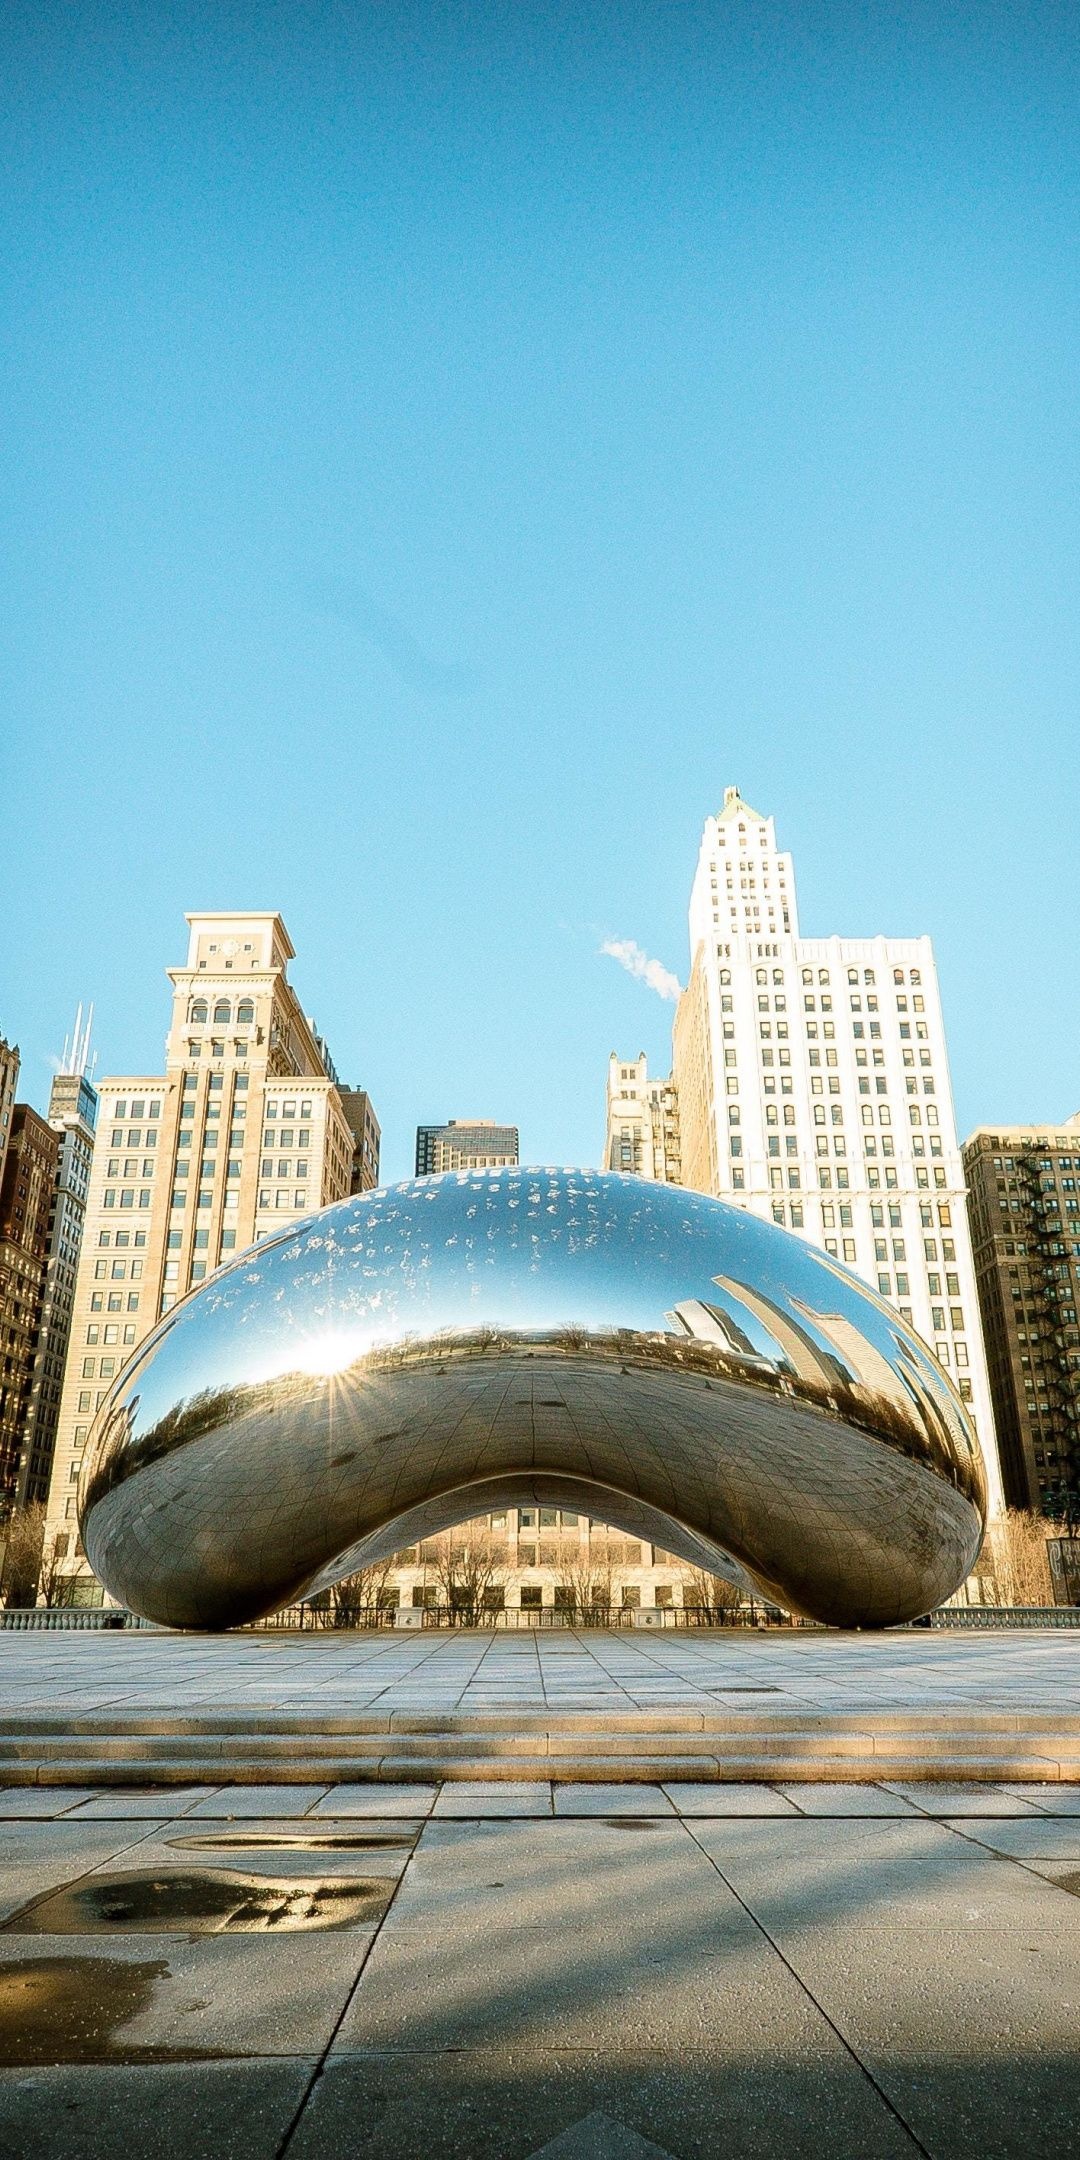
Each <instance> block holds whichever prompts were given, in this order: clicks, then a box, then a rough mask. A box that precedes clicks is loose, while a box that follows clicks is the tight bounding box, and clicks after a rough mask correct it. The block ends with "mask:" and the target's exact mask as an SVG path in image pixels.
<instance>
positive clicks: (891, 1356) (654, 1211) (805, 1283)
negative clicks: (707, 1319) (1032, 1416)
mask: <svg viewBox="0 0 1080 2160" xmlns="http://www.w3.org/2000/svg"><path fill="white" fill-rule="evenodd" d="M742 1285H746V1286H752V1290H753V1294H754V1304H753V1309H751V1307H749V1306H748V1305H747V1304H746V1303H744V1301H743V1296H742V1295H741V1294H740V1290H741V1286H742ZM694 1300H698V1301H700V1303H701V1304H703V1305H710V1306H712V1307H713V1308H720V1309H721V1310H722V1311H723V1312H726V1313H727V1314H729V1315H730V1317H731V1319H732V1320H733V1321H734V1322H735V1324H736V1326H737V1328H738V1330H740V1331H741V1333H742V1335H743V1336H744V1337H746V1338H748V1340H749V1342H750V1343H751V1345H752V1347H753V1351H754V1352H755V1353H756V1354H757V1355H758V1356H759V1357H763V1358H765V1359H767V1360H768V1361H769V1362H770V1363H772V1364H774V1365H780V1366H781V1367H783V1366H784V1364H785V1353H784V1349H783V1346H782V1343H781V1342H779V1341H778V1339H777V1335H776V1333H775V1332H774V1331H773V1326H772V1325H771V1324H770V1319H769V1316H768V1307H769V1306H770V1305H774V1306H775V1307H776V1308H777V1311H778V1314H780V1315H782V1316H784V1318H785V1319H786V1320H787V1321H788V1322H789V1323H790V1324H791V1325H792V1326H794V1327H797V1328H798V1329H800V1330H801V1331H802V1333H803V1335H804V1336H805V1338H806V1341H807V1344H808V1345H809V1346H811V1348H812V1349H814V1348H816V1350H817V1351H819V1352H820V1353H821V1355H822V1357H823V1359H825V1360H827V1361H829V1360H831V1361H832V1362H833V1363H835V1362H836V1361H837V1360H838V1359H839V1362H840V1364H841V1366H843V1365H844V1363H845V1358H844V1353H843V1350H842V1348H841V1349H838V1342H837V1339H836V1338H835V1337H834V1335H833V1334H832V1333H831V1332H830V1327H829V1323H830V1320H831V1319H835V1320H838V1321H839V1322H841V1323H842V1324H843V1326H844V1328H845V1329H846V1330H848V1331H857V1334H858V1337H859V1338H861V1340H862V1342H864V1343H866V1344H868V1345H869V1346H870V1347H871V1350H872V1351H876V1352H877V1353H878V1356H879V1358H880V1359H881V1360H883V1361H885V1363H887V1364H888V1366H889V1367H890V1368H891V1370H892V1373H893V1374H894V1375H895V1374H897V1370H898V1366H900V1367H903V1366H906V1367H908V1369H909V1370H916V1371H918V1373H919V1374H920V1376H921V1382H922V1386H923V1387H924V1388H925V1389H926V1390H927V1392H929V1393H931V1394H932V1395H933V1397H934V1399H935V1400H936V1402H937V1404H938V1406H939V1409H940V1410H941V1412H942V1413H943V1414H944V1415H945V1417H946V1418H947V1419H948V1422H949V1424H950V1425H951V1426H952V1427H953V1429H954V1431H956V1432H957V1434H958V1436H959V1435H960V1434H961V1433H963V1434H965V1436H966V1423H965V1421H964V1420H963V1418H962V1416H961V1415H960V1413H959V1407H958V1405H957V1403H956V1399H955V1397H954V1396H953V1394H952V1391H951V1389H950V1388H949V1387H948V1386H947V1384H946V1382H945V1380H944V1378H943V1376H942V1374H941V1373H940V1371H939V1368H938V1367H937V1364H936V1362H935V1361H934V1360H933V1359H932V1358H931V1357H930V1356H929V1354H928V1353H927V1352H926V1351H925V1349H924V1348H923V1346H922V1344H921V1343H919V1341H918V1338H917V1337H916V1336H914V1335H913V1334H912V1332H911V1331H910V1329H908V1328H907V1327H906V1326H905V1325H904V1323H903V1322H902V1321H901V1320H900V1319H899V1316H898V1315H897V1314H896V1313H895V1312H894V1311H893V1310H892V1309H891V1308H890V1307H888V1306H887V1305H885V1304H884V1303H883V1302H882V1301H881V1300H880V1299H879V1298H878V1297H877V1296H876V1295H875V1294H874V1293H873V1292H872V1291H870V1290H868V1289H867V1288H866V1286H865V1285H864V1284H863V1283H862V1282H860V1281H858V1280H857V1279H856V1278H855V1277H854V1276H851V1275H849V1274H848V1272H847V1271H846V1270H845V1269H844V1268H842V1267H841V1266H840V1265H839V1264H838V1263H837V1262H836V1261H834V1260H833V1259H832V1258H831V1257H830V1256H828V1255H826V1254H824V1253H821V1252H819V1251H817V1250H815V1249H814V1248H813V1247H812V1246H809V1245H806V1244H804V1243H803V1242H802V1240H800V1239H796V1238H793V1237H791V1236H790V1235H789V1234H788V1233H787V1232H786V1231H783V1230H781V1229H778V1228H776V1227H775V1226H774V1225H773V1224H771V1223H768V1222H762V1221H761V1220H760V1219H759V1218H758V1217H756V1216H753V1215H750V1214H749V1213H747V1212H746V1211H745V1210H743V1209H739V1208H733V1207H725V1206H722V1205H721V1204H719V1203H717V1202H716V1201H714V1200H711V1199H708V1198H706V1197H704V1196H703V1195H700V1194H697V1193H692V1192H687V1191H684V1190H681V1189H679V1188H676V1187H672V1186H661V1185H649V1184H645V1183H644V1182H643V1181H641V1180H638V1179H634V1178H623V1177H616V1176H611V1175H603V1174H600V1173H598V1172H595V1171H589V1170H580V1171H575V1170H555V1169H544V1170H522V1169H515V1168H506V1169H501V1170H491V1171H479V1172H460V1173H458V1172H452V1173H450V1174H448V1175H447V1176H445V1177H440V1178H423V1179H416V1180H412V1181H410V1182H408V1183H406V1184H402V1185H398V1186H392V1187H389V1188H386V1189H384V1190H381V1191H379V1192H377V1193H374V1194H367V1195H364V1196H362V1197H358V1198H355V1199H350V1200H346V1201H341V1202H340V1203H338V1205H336V1206H334V1207H331V1208H327V1209H325V1210H324V1211H323V1212H322V1213H321V1214H319V1215H317V1216H313V1217H308V1218H306V1219H305V1220H304V1221H303V1222H301V1223H298V1224H297V1226H296V1228H295V1230H291V1231H289V1232H287V1233H284V1234H281V1235H279V1236H277V1237H275V1238H273V1239H270V1240H268V1241H267V1243H266V1244H265V1245H262V1246H257V1247H255V1248H253V1249H252V1250H251V1251H250V1252H249V1253H247V1254H245V1255H242V1256H241V1257H240V1258H238V1259H237V1260H236V1261H235V1262H233V1263H232V1264H231V1265H230V1266H229V1267H228V1268H226V1269H223V1270H222V1271H221V1272H220V1274H218V1275H217V1276H215V1277H214V1278H213V1279H212V1280H211V1281H210V1282H209V1283H207V1284H206V1285H205V1286H204V1287H203V1288H202V1289H201V1291H200V1292H199V1293H198V1294H197V1296H196V1297H194V1298H192V1299H189V1300H188V1301H186V1302H185V1303H184V1304H182V1305H181V1306H179V1307H178V1308H177V1310H176V1312H175V1313H174V1314H171V1315H170V1316H169V1317H168V1319H167V1320H166V1321H165V1322H164V1323H163V1324H162V1327H161V1328H160V1329H159V1330H158V1331H157V1332H156V1333H155V1334H154V1335H153V1336H151V1337H150V1338H149V1339H148V1341H147V1343H146V1344H144V1345H143V1347H142V1350H141V1351H140V1352H139V1353H138V1354H137V1356H136V1359H135V1361H134V1362H133V1364H132V1365H131V1366H129V1368H128V1369H127V1372H126V1374H125V1375H123V1376H122V1378H121V1381H120V1382H119V1383H118V1385H117V1387H116V1389H115V1390H114V1391H113V1400H115V1399H116V1398H117V1397H118V1396H123V1397H126V1398H127V1399H128V1400H129V1401H130V1400H132V1398H136V1397H137V1403H138V1406H137V1412H136V1426H135V1432H136V1434H137V1433H138V1431H145V1430H146V1429H147V1427H148V1426H150V1425H153V1423H154V1422H155V1420H156V1419H157V1418H158V1417H159V1416H161V1415H163V1414H164V1413H165V1412H166V1411H167V1410H168V1409H170V1408H171V1407H172V1406H173V1405H175V1404H176V1403H177V1402H178V1401H179V1400H180V1399H182V1398H183V1397H184V1396H186V1395H190V1394H193V1393H195V1392H202V1391H205V1390H212V1389H213V1388H215V1387H218V1386H221V1387H234V1386H236V1385H237V1384H243V1383H245V1382H253V1381H262V1380H269V1379H273V1378H276V1377H278V1376H279V1375H282V1374H285V1373H292V1372H311V1373H336V1372H343V1371H345V1370H346V1369H347V1368H348V1367H349V1366H350V1365H352V1364H353V1363H354V1362H355V1361H356V1360H357V1359H358V1358H360V1357H362V1356H363V1355H364V1353H365V1352H368V1351H371V1350H378V1349H382V1348H385V1347H387V1346H390V1345H393V1344H396V1343H401V1342H403V1341H409V1340H424V1339H427V1338H430V1337H431V1336H433V1335H434V1336H439V1335H446V1334H449V1333H454V1332H469V1333H471V1332H473V1331H474V1330H476V1329H481V1328H493V1329H496V1330H499V1331H506V1332H507V1333H520V1334H524V1335H532V1336H535V1335H542V1334H544V1333H545V1332H550V1331H556V1330H560V1329H564V1328H568V1327H571V1326H572V1327H574V1328H576V1329H578V1330H585V1331H587V1332H589V1333H605V1332H608V1331H611V1330H614V1329H622V1330H625V1329H631V1330H634V1331H636V1332H642V1333H646V1334H656V1333H659V1334H664V1333H667V1334H671V1333H674V1332H676V1328H677V1322H676V1321H675V1320H674V1318H673V1308H674V1307H675V1306H677V1305H680V1304H687V1303H689V1302H691V1301H694ZM762 1308H764V1312H763V1310H762ZM845 1339H846V1338H845ZM155 1346H156V1347H155ZM901 1348H902V1352H903V1354H902V1356H900V1357H898V1351H900V1350H901ZM152 1351H153V1356H152V1357H151V1352H152ZM853 1377H857V1375H855V1374H853ZM133 1437H135V1435H133Z"/></svg>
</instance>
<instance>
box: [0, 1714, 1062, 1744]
mask: <svg viewBox="0 0 1080 2160" xmlns="http://www.w3.org/2000/svg"><path fill="white" fill-rule="evenodd" d="M1048 1728H1052V1729H1053V1730H1054V1731H1055V1732H1059V1733H1068V1734H1075V1735H1076V1736H1077V1737H1080V1710H1060V1711H1059V1710H1058V1709H1057V1708H1056V1707H1054V1706H1052V1705H1049V1704H1046V1705H1043V1706H1042V1707H1040V1706H1038V1705H1035V1706H1033V1707H1029V1708H1028V1709H1025V1710H985V1711H984V1710H971V1709H963V1708H960V1707H957V1706H953V1705H950V1704H943V1705H941V1706H940V1707H939V1706H938V1705H935V1704H930V1705H924V1706H922V1707H917V1708H904V1709H881V1708H878V1707H876V1706H874V1707H871V1706H867V1707H866V1708H863V1709H846V1710H836V1711H831V1710H824V1709H819V1710H792V1709H791V1708H790V1707H788V1706H780V1705H778V1706H777V1707H776V1708H775V1709H767V1708H761V1709H755V1710H730V1711H729V1710H727V1709H726V1708H709V1709H705V1710H694V1711H687V1710H683V1709H681V1708H679V1707H677V1706H675V1705H672V1706H671V1707H670V1708H667V1709H665V1708H663V1707H657V1708H655V1709H642V1710H637V1709H630V1710H606V1709H598V1710H596V1711H591V1710H562V1709H559V1708H558V1707H557V1706H554V1705H553V1706H552V1707H550V1708H543V1707H541V1708H538V1709H528V1710H526V1709H522V1710H514V1709H506V1710H467V1711H466V1710H447V1711H446V1712H440V1711H437V1710H435V1711H405V1710H386V1711H364V1712H358V1713H356V1714H354V1715H350V1716H342V1715H339V1714H337V1713H334V1712H329V1713H327V1715H326V1716H324V1717H320V1716H318V1715H309V1714H308V1713H307V1712H299V1713H294V1712H292V1711H288V1710H281V1711H268V1710H260V1711H248V1710H246V1709H244V1708H243V1707H242V1706H238V1707H237V1708H236V1709H235V1710H207V1711H205V1712H188V1713H186V1714H184V1715H176V1714H174V1713H173V1712H171V1711H167V1710H141V1711H125V1710H117V1709H108V1710H101V1711H97V1712H88V1711H84V1712H81V1713H79V1714H78V1715H76V1716H72V1717H68V1716H65V1715H64V1714H63V1713H62V1712H58V1711H54V1710H50V1711H38V1710H30V1709H23V1710H9V1711H5V1712H4V1713H3V1715H2V1716H0V1745H2V1744H3V1741H4V1740H5V1739H7V1738H15V1737H18V1738H23V1737H25V1736H26V1735H27V1734H41V1735H42V1737H45V1736H47V1735H48V1734H50V1733H52V1734H57V1735H61V1736H64V1735H68V1734H70V1735H71V1736H72V1737H73V1738H74V1737H82V1736H85V1737H87V1738H90V1739H93V1738H95V1737H97V1736H101V1735H108V1736H110V1737H113V1736H115V1737H117V1738H137V1737H139V1736H140V1735H144V1734H145V1735H148V1736H151V1737H162V1738H164V1737H166V1736H169V1735H171V1736H174V1737H178V1738H183V1737H185V1736H187V1737H190V1738H192V1739H194V1738H196V1737H203V1736H211V1735H214V1734H222V1735H225V1736H227V1737H229V1738H241V1737H243V1738H247V1737H249V1736H250V1737H258V1736H260V1735H263V1736H265V1737H266V1738H268V1739H273V1738H274V1737H276V1736H281V1737H291V1736H295V1737H296V1738H302V1739H304V1740H305V1741H308V1740H311V1741H313V1742H315V1743H318V1741H319V1740H321V1739H325V1740H328V1741H329V1740H337V1739H351V1738H353V1737H363V1736H365V1735H379V1734H382V1735H383V1736H386V1735H387V1734H391V1733H392V1734H398V1735H401V1736H405V1735H406V1734H425V1733H454V1734H462V1735H467V1734H477V1735H481V1734H485V1733H492V1734H496V1733H504V1732H505V1733H515V1734H522V1733H534V1732H565V1733H592V1732H605V1733H606V1732H610V1733H617V1732H626V1733H638V1732H640V1733H645V1732H667V1733H698V1732H706V1733H710V1734H714V1735H718V1734H724V1733H730V1734H732V1735H733V1736H736V1737H737V1736H739V1735H742V1734H753V1733H756V1732H762V1733H784V1732H790V1733H807V1734H810V1735H813V1734H818V1733H828V1732H838V1733H843V1732H865V1731H868V1730H873V1731H875V1732H895V1733H903V1732H914V1733H925V1732H933V1731H936V1730H941V1731H943V1732H955V1733H964V1732H967V1733H983V1732H999V1733H1025V1732H1028V1733H1031V1732H1040V1731H1045V1730H1047V1729H1048Z"/></svg>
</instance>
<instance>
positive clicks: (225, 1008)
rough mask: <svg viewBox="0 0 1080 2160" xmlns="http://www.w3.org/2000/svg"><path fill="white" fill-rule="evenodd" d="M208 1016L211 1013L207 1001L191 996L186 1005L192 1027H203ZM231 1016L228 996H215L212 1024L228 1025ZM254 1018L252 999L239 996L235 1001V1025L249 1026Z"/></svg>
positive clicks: (231, 1010) (218, 1025)
mask: <svg viewBox="0 0 1080 2160" xmlns="http://www.w3.org/2000/svg"><path fill="white" fill-rule="evenodd" d="M210 1017H211V1014H210V1005H209V1001H208V1000H207V999H206V998H204V997H197V998H193V999H192V1001H191V1004H190V1005H189V1006H188V1021H189V1023H190V1025H191V1026H192V1027H205V1026H206V1023H207V1021H208V1020H209V1019H210ZM232 1017H233V1008H232V1003H231V1000H230V999H229V998H215V999H214V1005H213V1024H214V1026H215V1027H228V1025H229V1022H230V1021H231V1019H232ZM254 1019H255V1006H254V1003H253V1001H252V999H251V998H241V999H240V1000H239V1002H238V1003H237V1007H236V1025H237V1027H251V1026H252V1024H253V1022H254Z"/></svg>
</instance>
